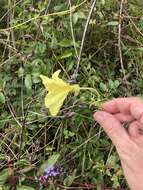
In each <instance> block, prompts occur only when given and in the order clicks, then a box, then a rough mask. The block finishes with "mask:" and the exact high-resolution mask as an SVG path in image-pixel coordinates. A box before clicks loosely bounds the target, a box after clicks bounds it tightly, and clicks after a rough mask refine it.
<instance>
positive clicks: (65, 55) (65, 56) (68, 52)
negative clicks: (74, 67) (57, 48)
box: [61, 50, 72, 59]
mask: <svg viewBox="0 0 143 190" xmlns="http://www.w3.org/2000/svg"><path fill="white" fill-rule="evenodd" d="M71 56H72V52H71V51H69V50H68V51H65V52H64V53H63V55H62V56H61V59H65V58H68V57H71Z"/></svg>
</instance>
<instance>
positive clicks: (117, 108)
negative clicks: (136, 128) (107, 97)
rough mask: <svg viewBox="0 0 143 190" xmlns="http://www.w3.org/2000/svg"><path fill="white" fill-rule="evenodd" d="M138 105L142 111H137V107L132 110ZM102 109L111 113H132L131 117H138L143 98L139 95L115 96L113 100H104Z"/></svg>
mask: <svg viewBox="0 0 143 190" xmlns="http://www.w3.org/2000/svg"><path fill="white" fill-rule="evenodd" d="M138 106H139V107H140V108H142V111H139V110H137V109H136V111H134V110H135V108H137V107H138ZM102 109H103V110H104V111H107V112H108V113H112V114H116V113H123V114H126V115H127V114H128V115H129V114H132V115H133V117H135V118H136V119H138V118H139V117H140V115H141V114H143V100H142V99H141V98H139V97H129V98H116V99H114V100H111V101H108V102H105V103H104V104H103V105H102ZM140 110H141V109H140ZM136 112H137V113H136Z"/></svg>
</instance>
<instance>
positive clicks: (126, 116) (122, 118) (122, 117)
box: [114, 113, 134, 123]
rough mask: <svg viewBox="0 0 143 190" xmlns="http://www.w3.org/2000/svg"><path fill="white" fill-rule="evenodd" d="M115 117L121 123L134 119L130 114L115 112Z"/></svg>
mask: <svg viewBox="0 0 143 190" xmlns="http://www.w3.org/2000/svg"><path fill="white" fill-rule="evenodd" d="M114 116H115V117H116V119H118V120H119V121H120V122H121V123H123V122H132V121H134V117H133V116H132V115H130V114H123V113H116V114H114Z"/></svg>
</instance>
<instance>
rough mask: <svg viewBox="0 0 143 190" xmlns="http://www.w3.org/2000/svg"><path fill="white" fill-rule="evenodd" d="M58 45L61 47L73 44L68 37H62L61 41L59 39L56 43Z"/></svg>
mask: <svg viewBox="0 0 143 190" xmlns="http://www.w3.org/2000/svg"><path fill="white" fill-rule="evenodd" d="M58 45H59V46H61V47H71V46H73V41H72V40H68V39H63V40H62V41H60V42H59V43H58Z"/></svg>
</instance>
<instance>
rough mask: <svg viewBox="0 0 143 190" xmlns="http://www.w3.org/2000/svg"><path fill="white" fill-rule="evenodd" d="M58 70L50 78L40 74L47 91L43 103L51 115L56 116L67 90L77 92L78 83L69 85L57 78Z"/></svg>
mask: <svg viewBox="0 0 143 190" xmlns="http://www.w3.org/2000/svg"><path fill="white" fill-rule="evenodd" d="M59 73H60V70H58V71H56V72H55V73H54V74H53V75H52V78H48V77H46V76H43V75H40V78H41V79H42V82H43V84H44V86H45V88H46V90H47V91H48V94H47V95H46V97H45V105H46V107H47V108H48V109H49V111H50V113H51V115H52V116H56V115H57V114H58V112H59V110H60V108H61V107H62V105H63V102H64V100H65V99H66V97H67V95H68V94H69V92H74V93H75V95H78V94H79V91H80V87H79V85H77V84H75V85H70V84H68V83H66V82H65V81H63V80H62V79H60V78H59Z"/></svg>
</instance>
